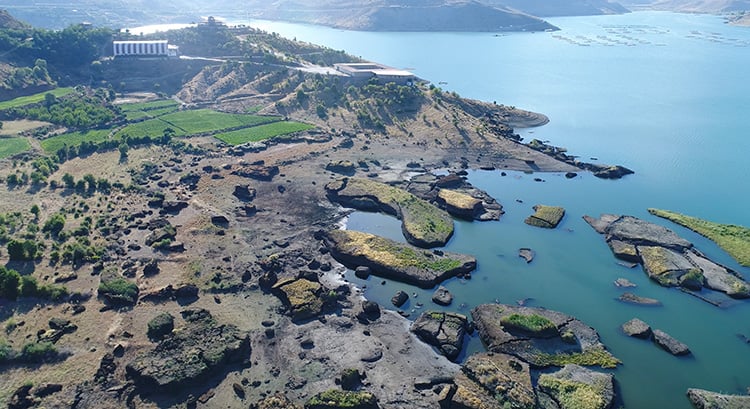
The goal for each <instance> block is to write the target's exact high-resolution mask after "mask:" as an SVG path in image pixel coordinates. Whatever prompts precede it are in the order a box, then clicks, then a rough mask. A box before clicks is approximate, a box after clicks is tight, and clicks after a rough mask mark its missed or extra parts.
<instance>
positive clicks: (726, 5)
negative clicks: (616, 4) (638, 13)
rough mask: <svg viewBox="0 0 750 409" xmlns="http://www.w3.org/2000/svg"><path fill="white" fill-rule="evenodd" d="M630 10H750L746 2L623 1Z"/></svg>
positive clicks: (719, 11)
mask: <svg viewBox="0 0 750 409" xmlns="http://www.w3.org/2000/svg"><path fill="white" fill-rule="evenodd" d="M622 3H623V4H624V5H625V6H626V7H629V8H631V9H646V10H667V11H678V12H686V13H712V14H720V13H730V12H735V11H742V10H750V1H748V0H687V1H686V0H624V1H622Z"/></svg>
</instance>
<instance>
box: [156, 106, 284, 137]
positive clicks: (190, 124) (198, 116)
mask: <svg viewBox="0 0 750 409" xmlns="http://www.w3.org/2000/svg"><path fill="white" fill-rule="evenodd" d="M159 119H161V120H162V121H164V122H167V123H169V124H170V125H172V126H173V127H177V128H180V129H182V130H183V131H185V133H187V134H189V135H194V134H199V133H204V132H212V131H221V130H224V129H232V128H240V127H250V126H256V125H261V124H266V123H269V122H276V121H278V120H279V119H280V118H279V117H275V116H259V115H242V114H227V113H224V112H218V111H212V110H210V109H197V110H192V111H179V112H175V113H172V114H168V115H164V116H162V117H160V118H159Z"/></svg>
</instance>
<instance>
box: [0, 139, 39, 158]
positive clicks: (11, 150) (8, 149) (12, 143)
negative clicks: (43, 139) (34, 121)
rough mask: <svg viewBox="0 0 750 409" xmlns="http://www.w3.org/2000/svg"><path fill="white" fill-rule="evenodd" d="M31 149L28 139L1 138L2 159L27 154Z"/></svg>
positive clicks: (0, 150)
mask: <svg viewBox="0 0 750 409" xmlns="http://www.w3.org/2000/svg"><path fill="white" fill-rule="evenodd" d="M30 148H31V145H30V144H29V141H28V140H27V139H26V138H0V159H4V158H7V157H8V156H13V155H15V154H17V153H21V152H26V151H27V150H29V149H30Z"/></svg>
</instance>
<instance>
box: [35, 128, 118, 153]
mask: <svg viewBox="0 0 750 409" xmlns="http://www.w3.org/2000/svg"><path fill="white" fill-rule="evenodd" d="M111 131H112V130H111V129H92V130H89V131H80V132H69V133H64V134H62V135H58V136H53V137H51V138H47V139H45V140H43V141H41V145H42V149H44V152H46V153H47V154H53V153H55V152H57V151H58V150H60V148H62V147H63V146H78V145H80V144H81V143H82V142H84V141H87V142H95V143H99V142H104V141H106V140H107V138H109V133H110V132H111Z"/></svg>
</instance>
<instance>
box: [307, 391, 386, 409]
mask: <svg viewBox="0 0 750 409" xmlns="http://www.w3.org/2000/svg"><path fill="white" fill-rule="evenodd" d="M305 407H306V408H310V409H327V408H332V409H333V408H341V409H343V408H362V409H364V408H376V407H377V400H376V399H375V395H373V394H372V393H370V392H365V391H361V392H355V391H342V390H338V389H329V390H327V391H323V392H321V393H319V394H317V395H315V396H313V397H312V398H310V400H309V401H307V403H306V404H305Z"/></svg>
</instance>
